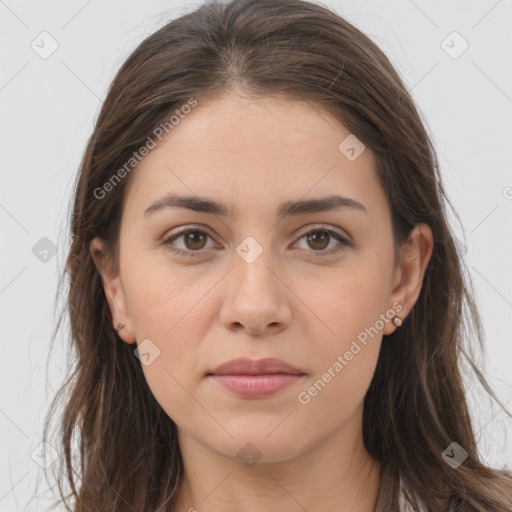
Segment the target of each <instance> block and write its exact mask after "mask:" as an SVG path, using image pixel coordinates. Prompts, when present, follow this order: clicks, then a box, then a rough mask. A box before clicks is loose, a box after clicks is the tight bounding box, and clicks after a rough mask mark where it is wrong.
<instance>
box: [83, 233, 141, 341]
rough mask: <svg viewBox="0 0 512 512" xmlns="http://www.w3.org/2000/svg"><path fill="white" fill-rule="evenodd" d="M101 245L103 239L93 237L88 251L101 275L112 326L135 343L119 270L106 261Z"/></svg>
mask: <svg viewBox="0 0 512 512" xmlns="http://www.w3.org/2000/svg"><path fill="white" fill-rule="evenodd" d="M103 245H104V242H103V240H102V239H101V238H99V237H95V238H93V240H91V243H90V245H89V251H90V253H91V256H92V258H93V260H94V264H95V265H96V269H97V270H98V272H99V274H100V276H101V281H102V283H103V289H104V291H105V296H106V298H107V302H108V306H109V308H110V313H111V314H112V321H113V326H112V328H113V329H114V330H115V331H117V335H118V336H119V337H120V338H121V339H122V340H123V341H125V342H126V343H135V333H134V331H133V325H132V322H131V319H130V315H129V314H128V308H127V301H126V295H125V293H124V289H123V286H122V283H121V277H120V275H119V272H114V270H113V269H112V265H111V264H110V262H109V261H107V258H106V255H105V253H104V252H103ZM118 324H122V325H123V327H122V328H121V329H118V328H117V327H118Z"/></svg>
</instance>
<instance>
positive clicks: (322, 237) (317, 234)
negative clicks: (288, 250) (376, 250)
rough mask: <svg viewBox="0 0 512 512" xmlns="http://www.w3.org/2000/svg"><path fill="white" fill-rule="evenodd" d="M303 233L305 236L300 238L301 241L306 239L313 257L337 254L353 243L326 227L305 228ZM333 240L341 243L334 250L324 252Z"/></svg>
mask: <svg viewBox="0 0 512 512" xmlns="http://www.w3.org/2000/svg"><path fill="white" fill-rule="evenodd" d="M303 233H304V234H303V235H302V236H301V237H300V238H299V240H302V239H303V238H305V239H306V243H307V245H308V246H309V247H310V248H312V249H313V250H312V251H310V252H312V253H313V256H326V255H330V254H333V253H337V252H338V251H342V250H344V249H346V248H347V247H348V246H350V245H351V243H350V242H349V241H348V240H347V239H346V238H345V237H343V236H342V235H341V234H340V233H338V232H337V231H334V230H332V229H329V228H328V227H326V226H319V227H316V228H309V229H308V228H305V229H304V231H303ZM332 239H335V240H337V241H338V242H340V243H339V244H338V245H337V246H335V247H334V249H329V250H324V249H325V248H326V247H328V246H329V243H330V242H331V241H332ZM315 253H316V254H315Z"/></svg>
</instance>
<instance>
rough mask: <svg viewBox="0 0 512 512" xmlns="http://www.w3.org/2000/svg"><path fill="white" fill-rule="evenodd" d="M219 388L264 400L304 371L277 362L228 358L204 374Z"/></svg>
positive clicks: (299, 376) (303, 374)
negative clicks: (225, 361) (228, 359)
mask: <svg viewBox="0 0 512 512" xmlns="http://www.w3.org/2000/svg"><path fill="white" fill-rule="evenodd" d="M206 376H207V377H208V378H211V379H212V380H213V381H214V382H216V383H217V384H219V385H220V386H221V387H222V388H223V389H225V390H227V391H229V392H231V393H233V394H235V395H237V396H241V397H245V398H264V397H268V396H271V395H274V394H275V393H278V392H279V391H282V390H284V389H286V388H288V387H289V386H292V385H293V384H296V383H297V382H299V381H300V380H302V379H303V377H305V376H306V374H305V373H304V372H302V371H301V370H299V369H298V368H295V367H294V366H292V365H290V364H288V363H286V362H285V361H282V360H281V359H275V358H267V359H260V360H252V359H247V358H239V359H232V360H231V361H228V362H227V363H224V364H221V365H220V366H218V367H217V368H215V370H213V371H211V372H209V373H207V374H206Z"/></svg>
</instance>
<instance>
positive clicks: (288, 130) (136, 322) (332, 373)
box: [94, 95, 428, 462]
mask: <svg viewBox="0 0 512 512" xmlns="http://www.w3.org/2000/svg"><path fill="white" fill-rule="evenodd" d="M347 137H349V138H348V139H347ZM363 149H364V146H362V145H361V143H360V142H359V141H358V140H357V139H355V138H354V136H353V135H350V132H349V131H348V130H347V129H346V128H345V127H344V126H343V125H341V124H340V123H339V122H338V121H336V120H335V119H333V118H332V117H330V116H329V115H328V114H327V113H325V112H323V111H320V110H318V109H317V108H316V107H314V106H311V105H309V104H307V103H302V102H298V101H294V100H290V99H283V98H278V97H273V98H267V99H264V100H263V99H255V100H250V99H242V98H241V97H239V96H236V95H225V96H223V97H221V98H216V99H210V100H208V101H207V100H202V101H201V100H200V101H199V102H198V105H197V106H196V107H195V108H194V109H192V111H191V112H190V113H189V114H188V115H186V116H184V117H183V119H181V121H180V123H179V125H177V126H175V127H174V129H173V130H172V132H171V133H170V134H169V136H168V137H167V138H166V139H164V142H162V143H161V145H160V146H158V147H156V148H155V149H154V150H153V151H152V152H151V153H150V154H149V155H148V156H146V157H145V158H144V159H143V160H142V162H141V163H140V164H139V166H138V168H137V169H136V170H134V171H133V175H132V176H130V180H132V181H131V182H130V186H129V187H128V189H127V192H126V197H125V203H124V209H123V215H122V221H121V230H120V260H119V274H117V275H115V276H109V275H107V274H104V278H105V279H106V281H105V289H106V292H107V296H108V299H109V304H110V307H111V310H112V313H113V317H114V321H115V322H116V324H117V322H121V323H123V324H125V327H124V328H123V329H122V330H121V331H120V332H119V334H120V336H121V337H122V338H123V340H124V341H125V342H127V343H133V344H134V345H133V348H134V350H135V347H136V345H135V341H136V343H137V345H138V347H139V348H138V351H139V358H140V359H141V364H142V368H143V371H144V374H145V376H146V379H147V382H148V384H149V387H150V388H151V391H152V392H153V394H154V396H155V398H156V400H157V401H158V402H159V403H160V405H161V406H162V408H163V409H164V410H165V411H166V413H167V414H168V415H169V416H170V417H171V418H172V419H173V420H174V421H175V423H176V424H177V426H178V430H179V433H180V442H181V443H182V444H183V443H185V442H188V443H194V444H196V446H201V449H205V448H206V449H209V450H213V451H215V452H217V453H218V454H221V455H223V456H226V457H229V458H233V459H234V458H238V459H240V460H242V461H245V462H247V461H249V460H253V461H254V462H256V461H257V460H258V459H259V460H260V461H261V462H277V461H284V460H288V459H291V458H293V457H296V456H298V455H300V454H301V453H305V452H306V451H307V450H309V449H311V448H313V447H315V446H318V445H320V443H323V442H324V441H326V440H327V439H334V438H335V437H336V436H339V437H340V438H344V439H352V438H353V437H354V436H358V435H360V431H361V419H362V403H363V398H364V395H365V393H366V391H367V389H368V386H369V384H370V381H371V378H372V375H373V372H374V369H375V366H376V363H377V357H378V354H379V348H380V344H381V339H382V335H383V334H389V333H391V332H393V330H394V329H396V327H395V326H394V325H393V322H392V321H391V318H392V316H393V315H394V314H399V315H400V316H401V317H404V316H406V315H407V313H408V311H409V310H410V308H411V307H412V305H413V303H414V301H415V300H416V298H417V295H418V293H419V286H417V285H418V283H420V282H421V279H422V276H423V271H424V266H425V265H426V263H424V264H423V268H420V267H421V266H422V264H418V265H417V266H416V267H414V270H412V271H411V273H410V275H409V274H405V273H404V269H401V268H400V267H397V268H395V267H394V260H393V240H392V231H391V217H390V211H389V206H388V203H387V200H386V197H385V194H384V191H383V189H382V188H381V186H380V184H379V181H378V179H377V174H376V170H375V166H376V161H375V158H374V156H373V154H372V153H371V152H370V150H368V149H366V150H364V151H362V152H361V150H363ZM170 194H172V195H173V196H174V197H175V200H174V201H173V203H174V205H173V204H171V201H169V202H167V203H166V202H165V199H166V197H170ZM341 196H342V197H344V198H346V199H345V200H344V201H341V200H339V197H341ZM180 197H181V198H187V200H183V201H182V203H181V206H177V205H176V198H180ZM335 197H338V199H337V200H333V201H331V202H329V201H326V199H328V198H335ZM189 199H190V200H193V201H194V203H195V204H196V205H198V204H199V202H200V201H203V200H204V201H212V202H215V203H216V204H218V205H219V207H220V208H221V209H222V211H221V210H220V209H219V211H217V212H216V213H212V212H209V211H198V210H200V208H196V209H194V208H192V207H191V206H193V205H192V204H191V203H189ZM103 200H105V201H106V200H108V197H107V198H105V199H103ZM324 201H325V203H324ZM187 204H189V205H190V206H187ZM301 205H302V206H301ZM283 212H286V214H285V215H280V216H279V215H278V214H280V213H283ZM305 229H307V230H311V231H313V230H316V231H315V232H313V233H312V234H311V235H310V236H309V237H308V235H307V234H305V232H304V230H305ZM183 230H191V231H192V233H189V234H188V235H187V234H184V235H183V234H182V235H180V234H179V233H178V232H179V231H183ZM337 237H339V238H337ZM171 238H173V240H172V241H171V240H170V239H171ZM340 240H346V242H344V241H340ZM94 243H96V241H95V242H94ZM174 249H176V250H178V251H181V252H179V253H177V252H174ZM427 260H428V258H427ZM406 270H407V269H406ZM134 357H136V356H135V355H134ZM236 358H247V359H249V360H261V359H265V358H277V359H279V360H281V361H283V362H285V363H287V364H288V365H291V366H292V367H293V368H295V370H290V369H287V368H285V367H283V365H282V364H281V365H279V364H278V365H277V366H276V365H270V366H264V365H263V366H261V367H257V366H254V367H252V370H255V371H256V373H258V372H259V373H258V374H257V375H247V369H248V368H249V369H251V366H250V365H249V366H248V367H238V368H232V369H227V370H226V371H225V372H224V375H223V376H220V374H221V373H223V372H221V371H218V372H216V371H215V370H216V369H217V368H218V367H219V366H220V365H222V364H224V363H226V362H228V361H231V360H233V359H236ZM244 372H245V373H244ZM287 372H292V374H290V373H287ZM271 373H273V376H269V374H271ZM212 374H213V375H212ZM347 436H348V437H347ZM350 436H352V437H350Z"/></svg>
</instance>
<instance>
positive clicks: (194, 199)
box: [144, 194, 368, 219]
mask: <svg viewBox="0 0 512 512" xmlns="http://www.w3.org/2000/svg"><path fill="white" fill-rule="evenodd" d="M166 208H185V209H188V210H193V211H195V212H203V213H211V214H214V215H219V216H223V217H231V218H233V219H234V218H236V217H237V215H238V213H237V210H236V209H234V208H229V207H228V206H226V205H225V204H223V203H220V202H218V201H214V200H213V199H209V198H206V197H199V196H180V195H177V194H168V195H166V196H164V197H163V198H161V199H158V200H157V201H155V202H154V203H152V204H151V205H150V206H149V207H148V208H147V209H146V211H145V212H144V216H149V215H151V214H153V213H155V212H157V211H160V210H163V209H166ZM347 208H352V209H355V210H359V211H361V212H364V213H366V214H368V210H367V209H366V208H365V207H364V205H363V204H362V203H360V202H359V201H356V200H355V199H351V198H350V197H344V196H340V195H331V196H327V197H320V198H317V199H305V200H299V201H285V202H283V203H281V205H280V206H279V208H278V210H277V217H278V218H280V217H286V216H296V215H304V214H307V213H318V212H326V211H330V210H342V209H347Z"/></svg>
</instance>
